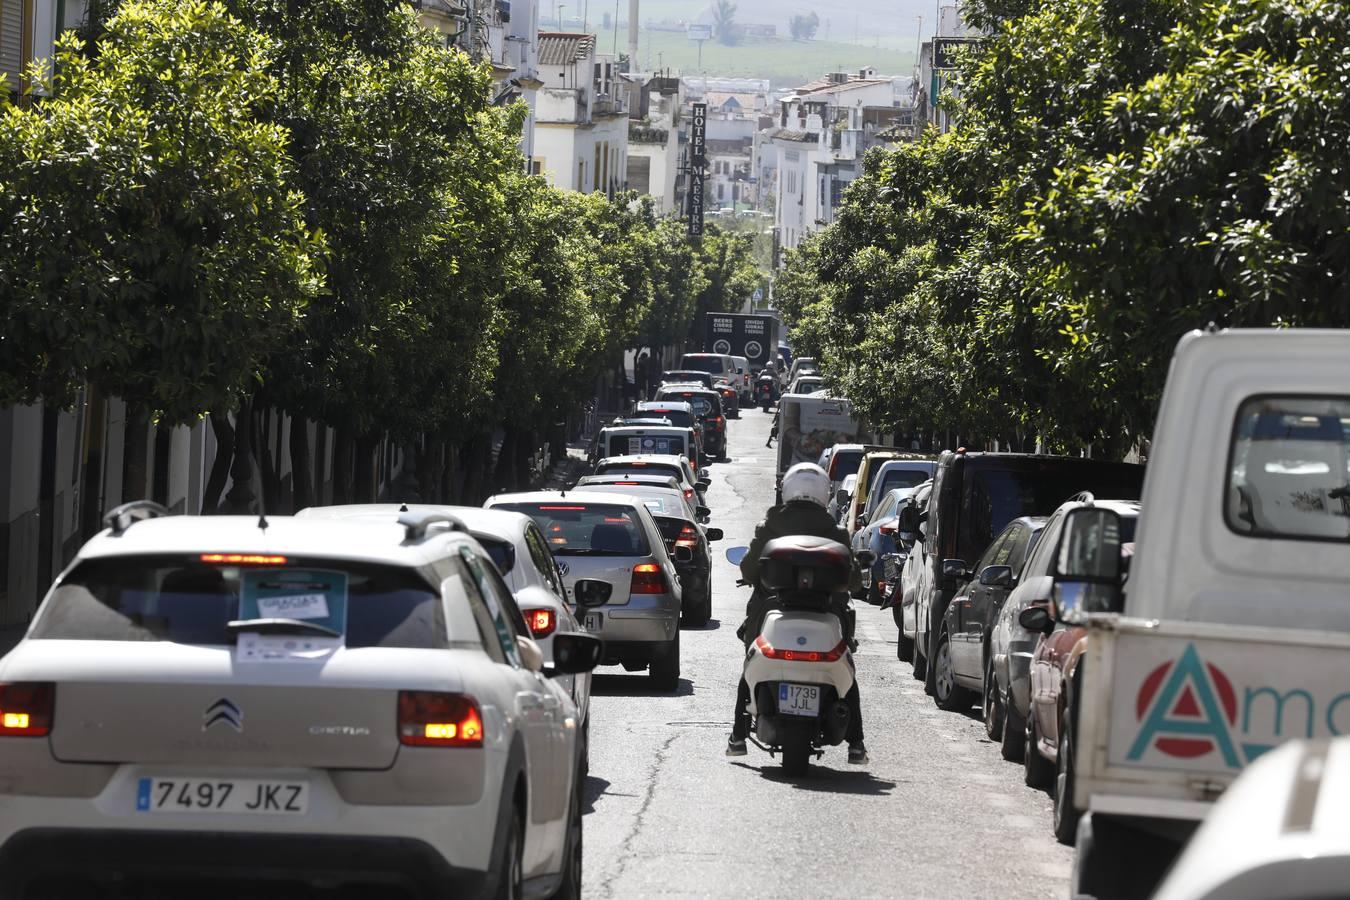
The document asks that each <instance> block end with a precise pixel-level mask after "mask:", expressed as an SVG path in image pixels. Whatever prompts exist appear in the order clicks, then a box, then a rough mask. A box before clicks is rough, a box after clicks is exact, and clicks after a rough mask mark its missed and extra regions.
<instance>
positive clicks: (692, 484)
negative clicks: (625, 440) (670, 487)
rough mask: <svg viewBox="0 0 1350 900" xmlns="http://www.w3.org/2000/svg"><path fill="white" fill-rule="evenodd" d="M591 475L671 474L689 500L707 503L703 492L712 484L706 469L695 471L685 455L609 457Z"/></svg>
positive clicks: (702, 504)
mask: <svg viewBox="0 0 1350 900" xmlns="http://www.w3.org/2000/svg"><path fill="white" fill-rule="evenodd" d="M591 474H592V475H668V476H670V477H672V478H675V479H677V480H678V481H679V482H680V484H681V486H682V489H683V490H684V496H685V499H686V500H690V501H697V505H699V506H707V505H708V504H707V501H705V500H704V499H703V491H704V489H705V488H707V486H708V485H709V484H711V483H712V481H711V478H712V476H711V475H709V474H708V473H707V472H706V471H697V472H696V471H695V470H694V467H693V464H692V463H691V462H690V461H689V460H688V459H686V458H685V457H683V456H610V457H607V458H605V459H602V460H600V461H599V462H597V463H596V464H595V470H594V471H593V472H592V473H591Z"/></svg>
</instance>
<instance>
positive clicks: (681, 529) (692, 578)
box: [576, 479, 722, 627]
mask: <svg viewBox="0 0 1350 900" xmlns="http://www.w3.org/2000/svg"><path fill="white" fill-rule="evenodd" d="M582 482H586V479H582ZM576 490H577V491H578V492H580V491H586V492H596V493H611V494H617V493H625V494H628V495H630V496H633V497H637V498H639V499H641V500H642V502H643V503H645V504H646V505H647V509H648V510H649V511H650V512H651V514H652V517H653V518H655V519H656V525H657V527H658V528H660V529H661V537H662V538H664V539H665V542H666V552H668V553H670V554H671V556H672V558H673V557H674V556H675V555H676V551H677V549H678V548H680V547H684V548H686V549H688V550H689V552H690V553H692V554H693V558H692V559H688V560H684V561H681V560H679V559H676V560H675V570H676V571H677V572H679V575H680V595H681V604H682V605H681V608H680V618H681V620H682V621H683V622H685V623H686V624H688V625H693V626H696V627H697V626H702V625H707V624H708V620H709V619H711V618H712V550H711V549H710V547H709V546H708V545H709V543H710V542H712V541H720V540H721V539H722V529H720V528H704V527H703V526H702V525H701V524H700V523H701V522H703V521H706V518H701V517H700V516H699V511H703V512H706V511H707V510H706V508H704V507H698V508H697V509H695V507H693V506H690V505H689V503H688V501H686V500H685V498H684V495H683V494H682V493H681V492H680V489H679V488H678V487H677V486H675V485H673V484H672V485H670V486H660V485H653V484H640V483H637V482H634V481H631V480H625V481H619V482H614V483H610V484H603V483H599V482H594V481H592V482H589V483H578V484H577V487H576Z"/></svg>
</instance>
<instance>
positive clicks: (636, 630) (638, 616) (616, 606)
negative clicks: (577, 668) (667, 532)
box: [484, 491, 693, 691]
mask: <svg viewBox="0 0 1350 900" xmlns="http://www.w3.org/2000/svg"><path fill="white" fill-rule="evenodd" d="M484 506H485V507H487V508H488V509H509V510H514V511H515V512H522V513H525V514H526V515H528V516H530V517H531V518H532V519H534V521H535V523H536V524H537V525H538V526H539V527H540V529H542V530H543V532H544V536H545V538H547V540H548V543H549V548H550V549H551V550H552V551H553V555H554V556H555V557H558V558H559V559H560V560H562V561H563V562H565V563H567V564H568V566H569V567H570V569H569V571H568V573H567V575H566V576H565V578H566V579H567V581H568V582H569V587H570V586H571V585H572V584H575V583H576V581H577V580H578V579H593V580H597V581H603V582H607V583H609V584H610V585H611V586H612V588H613V590H612V592H611V593H610V595H609V598H608V599H607V601H606V602H605V603H604V604H602V605H600V606H598V607H596V608H594V609H587V610H586V611H585V612H584V614H583V616H582V624H584V625H585V627H586V630H587V631H589V632H591V633H592V634H595V635H598V636H599V637H601V638H603V639H604V642H605V647H604V656H603V658H602V663H603V664H604V665H622V666H623V667H624V668H625V669H627V670H628V671H630V672H635V671H640V670H642V669H648V670H649V673H650V676H651V679H652V683H653V684H654V685H655V686H656V688H657V689H658V690H663V691H673V690H675V688H676V687H677V686H678V685H679V681H680V606H681V603H682V597H681V591H680V580H679V572H678V571H677V570H676V568H675V560H676V559H678V560H680V561H681V562H688V561H689V560H691V559H692V558H693V553H691V552H690V551H689V550H688V548H685V547H676V548H675V554H674V557H672V556H671V554H669V553H667V551H666V543H665V538H664V537H662V535H661V529H660V527H659V526H657V524H656V520H655V519H654V518H653V517H652V514H651V513H650V512H649V511H648V509H647V505H646V504H645V503H643V502H642V500H641V499H640V498H637V497H632V496H625V495H619V494H613V495H610V494H606V495H604V496H601V495H598V494H594V493H590V494H588V493H587V492H585V491H569V492H560V491H534V492H531V493H519V494H499V495H497V496H495V497H489V498H488V500H487V502H486V503H485V504H484Z"/></svg>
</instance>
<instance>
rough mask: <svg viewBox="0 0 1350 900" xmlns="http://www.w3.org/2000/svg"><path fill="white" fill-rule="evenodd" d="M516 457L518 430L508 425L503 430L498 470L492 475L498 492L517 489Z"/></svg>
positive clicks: (493, 483) (498, 454) (498, 455)
mask: <svg viewBox="0 0 1350 900" xmlns="http://www.w3.org/2000/svg"><path fill="white" fill-rule="evenodd" d="M515 455H516V429H515V427H514V426H511V425H508V426H506V428H504V429H502V447H501V450H499V451H497V468H496V470H495V471H494V472H493V473H492V485H493V487H495V488H496V490H498V491H514V490H515V489H516V484H517V482H516V477H515Z"/></svg>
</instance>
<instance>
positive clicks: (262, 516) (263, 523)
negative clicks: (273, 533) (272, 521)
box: [258, 510, 267, 531]
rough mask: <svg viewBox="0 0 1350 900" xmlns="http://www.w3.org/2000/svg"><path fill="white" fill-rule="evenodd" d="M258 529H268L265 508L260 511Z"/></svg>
mask: <svg viewBox="0 0 1350 900" xmlns="http://www.w3.org/2000/svg"><path fill="white" fill-rule="evenodd" d="M258 530H259V531H266V530H267V510H263V511H262V512H260V513H258Z"/></svg>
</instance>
